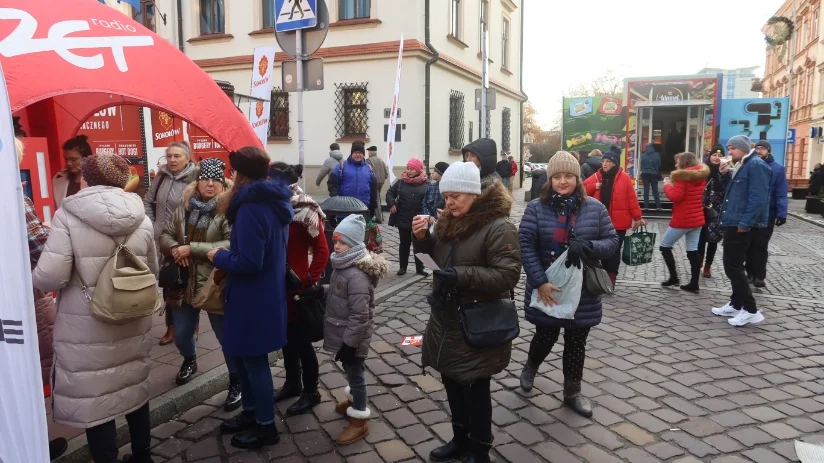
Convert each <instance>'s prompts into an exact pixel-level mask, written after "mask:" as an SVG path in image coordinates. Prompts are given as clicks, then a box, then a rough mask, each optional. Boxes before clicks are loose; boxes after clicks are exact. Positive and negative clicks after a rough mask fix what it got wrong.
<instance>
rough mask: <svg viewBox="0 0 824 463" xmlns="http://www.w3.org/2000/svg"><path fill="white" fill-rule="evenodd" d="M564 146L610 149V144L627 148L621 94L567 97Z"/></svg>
mask: <svg viewBox="0 0 824 463" xmlns="http://www.w3.org/2000/svg"><path fill="white" fill-rule="evenodd" d="M563 134H564V140H563V146H562V148H563V149H564V150H565V151H592V150H594V149H599V150H601V151H602V152H604V153H606V152H607V151H608V150H609V148H610V146H612V145H618V146H619V147H620V148H621V149H623V148H624V111H623V105H622V100H621V95H615V96H612V97H608V96H588V97H582V98H564V114H563Z"/></svg>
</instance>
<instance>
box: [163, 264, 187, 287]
mask: <svg viewBox="0 0 824 463" xmlns="http://www.w3.org/2000/svg"><path fill="white" fill-rule="evenodd" d="M157 283H158V286H160V287H161V288H163V289H171V290H176V289H183V288H185V287H186V285H187V284H188V283H189V268H188V267H181V266H180V265H178V264H177V263H175V260H174V259H173V258H171V257H168V258H166V260H165V261H164V262H163V265H162V266H161V267H160V272H159V273H158V275H157Z"/></svg>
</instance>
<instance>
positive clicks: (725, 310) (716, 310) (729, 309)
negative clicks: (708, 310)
mask: <svg viewBox="0 0 824 463" xmlns="http://www.w3.org/2000/svg"><path fill="white" fill-rule="evenodd" d="M712 313H713V314H714V315H719V316H721V317H735V316H736V315H738V314H739V313H741V310H736V309H735V308H734V307H733V306H732V303H731V302H727V303H726V304H724V306H723V307H713V308H712Z"/></svg>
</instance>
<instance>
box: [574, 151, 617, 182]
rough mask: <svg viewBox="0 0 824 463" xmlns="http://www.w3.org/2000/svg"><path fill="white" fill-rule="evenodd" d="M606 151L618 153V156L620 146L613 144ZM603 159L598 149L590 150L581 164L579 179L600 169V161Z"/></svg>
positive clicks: (582, 179)
mask: <svg viewBox="0 0 824 463" xmlns="http://www.w3.org/2000/svg"><path fill="white" fill-rule="evenodd" d="M608 152H616V153H618V156H620V155H621V148H618V147H617V146H615V145H613V146H612V147H611V148H610V149H609V151H608ZM603 159H604V157H603V156H602V155H601V152H600V151H597V150H594V151H592V152H590V153H589V157H587V161H586V162H585V163H584V165H582V166H581V181H584V180H586V179H587V178H588V177H589V176H590V175H592V174H594V173H595V172H598V171H599V170H601V167H602V165H601V162H602V161H603Z"/></svg>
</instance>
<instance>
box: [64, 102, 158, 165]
mask: <svg viewBox="0 0 824 463" xmlns="http://www.w3.org/2000/svg"><path fill="white" fill-rule="evenodd" d="M77 133H78V134H80V135H86V136H87V137H89V144H90V145H91V147H92V151H93V152H94V153H96V154H102V153H107V154H117V155H119V156H123V157H124V158H128V159H140V157H141V156H142V155H143V140H142V137H141V135H140V107H138V106H131V105H122V106H110V107H108V108H105V109H103V110H101V111H98V112H96V113H94V114H93V115H92V116H91V117H89V118H88V119H86V121H85V122H83V125H81V126H80V129H79V130H78V131H77Z"/></svg>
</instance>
